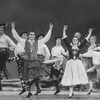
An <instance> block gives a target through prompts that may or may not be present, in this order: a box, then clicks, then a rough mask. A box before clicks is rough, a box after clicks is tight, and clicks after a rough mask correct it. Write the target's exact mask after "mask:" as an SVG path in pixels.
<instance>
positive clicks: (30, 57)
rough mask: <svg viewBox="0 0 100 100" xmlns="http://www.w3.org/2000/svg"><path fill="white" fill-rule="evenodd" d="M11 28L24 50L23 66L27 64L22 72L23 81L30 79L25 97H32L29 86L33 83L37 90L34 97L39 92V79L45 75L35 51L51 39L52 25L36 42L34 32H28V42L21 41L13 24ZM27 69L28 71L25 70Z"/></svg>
mask: <svg viewBox="0 0 100 100" xmlns="http://www.w3.org/2000/svg"><path fill="white" fill-rule="evenodd" d="M11 26H12V34H13V37H14V38H15V39H16V40H17V41H18V42H20V43H21V44H22V45H23V47H24V49H25V60H26V62H25V64H28V66H27V65H26V66H25V68H24V72H23V74H24V75H23V79H24V80H26V81H28V79H31V80H32V81H30V82H28V84H29V87H28V88H27V89H28V95H27V96H26V97H27V98H29V97H31V96H32V93H31V86H32V84H33V83H35V85H36V88H37V92H36V93H35V95H38V93H40V92H41V90H40V87H39V78H40V77H42V76H44V75H45V74H47V72H46V70H45V69H44V68H43V67H42V66H41V64H40V62H39V60H38V58H37V50H38V47H40V46H42V45H43V44H44V43H46V42H47V41H48V40H49V39H50V37H51V33H52V29H53V24H51V23H50V24H49V31H48V33H47V34H46V36H45V37H44V38H43V39H41V40H37V39H36V36H35V35H36V34H35V32H30V33H29V41H27V40H25V39H22V38H21V37H20V36H19V35H18V33H17V32H16V30H15V23H14V22H13V23H11ZM27 67H28V70H27ZM24 92H26V90H22V93H24Z"/></svg>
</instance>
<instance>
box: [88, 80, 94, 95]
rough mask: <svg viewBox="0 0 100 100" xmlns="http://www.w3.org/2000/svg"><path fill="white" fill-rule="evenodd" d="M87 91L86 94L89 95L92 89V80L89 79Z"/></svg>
mask: <svg viewBox="0 0 100 100" xmlns="http://www.w3.org/2000/svg"><path fill="white" fill-rule="evenodd" d="M89 86H90V87H89V91H88V93H87V95H90V94H91V92H92V89H93V82H92V81H91V80H90V81H89Z"/></svg>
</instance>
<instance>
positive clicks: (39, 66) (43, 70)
mask: <svg viewBox="0 0 100 100" xmlns="http://www.w3.org/2000/svg"><path fill="white" fill-rule="evenodd" d="M49 73H50V67H47V66H46V65H45V64H43V63H41V62H40V61H39V60H25V63H24V69H23V80H29V79H35V78H41V77H43V76H45V75H49Z"/></svg>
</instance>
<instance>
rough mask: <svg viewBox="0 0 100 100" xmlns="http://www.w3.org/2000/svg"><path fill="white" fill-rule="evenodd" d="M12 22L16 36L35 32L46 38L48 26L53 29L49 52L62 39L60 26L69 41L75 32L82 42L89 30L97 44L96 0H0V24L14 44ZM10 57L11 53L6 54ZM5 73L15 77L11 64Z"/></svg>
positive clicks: (99, 4) (99, 11) (99, 0)
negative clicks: (65, 28) (24, 32)
mask: <svg viewBox="0 0 100 100" xmlns="http://www.w3.org/2000/svg"><path fill="white" fill-rule="evenodd" d="M13 21H14V22H16V30H17V32H18V33H20V32H22V31H35V32H36V34H40V33H44V34H46V33H47V31H48V26H49V23H50V22H52V23H53V24H54V29H53V33H52V37H51V39H50V41H49V42H48V43H47V45H48V47H49V49H50V50H51V48H52V47H53V46H54V45H55V40H54V37H55V36H62V29H63V25H64V24H67V25H68V30H67V34H68V38H69V40H70V39H71V38H72V36H73V34H74V33H75V32H77V31H79V32H81V34H82V38H83V37H84V36H85V35H86V34H87V32H88V29H89V28H90V27H92V28H95V30H94V32H93V34H95V35H97V36H98V41H100V39H99V38H100V36H99V32H100V28H99V27H100V0H0V23H7V22H9V24H8V27H7V29H6V31H5V33H6V34H7V35H8V36H10V37H11V38H12V39H13V40H14V42H15V43H17V41H16V40H15V39H14V38H13V37H12V34H11V27H10V23H11V22H13ZM63 46H64V45H63ZM10 56H13V53H11V52H10ZM8 69H9V70H11V71H12V74H13V76H14V77H17V75H16V73H17V72H16V70H15V69H16V64H15V62H12V63H11V64H8Z"/></svg>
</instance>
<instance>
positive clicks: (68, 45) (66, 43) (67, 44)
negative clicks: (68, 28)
mask: <svg viewBox="0 0 100 100" xmlns="http://www.w3.org/2000/svg"><path fill="white" fill-rule="evenodd" d="M63 41H64V43H65V45H66V46H67V48H70V47H71V45H70V43H69V42H68V40H67V38H64V39H63Z"/></svg>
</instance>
